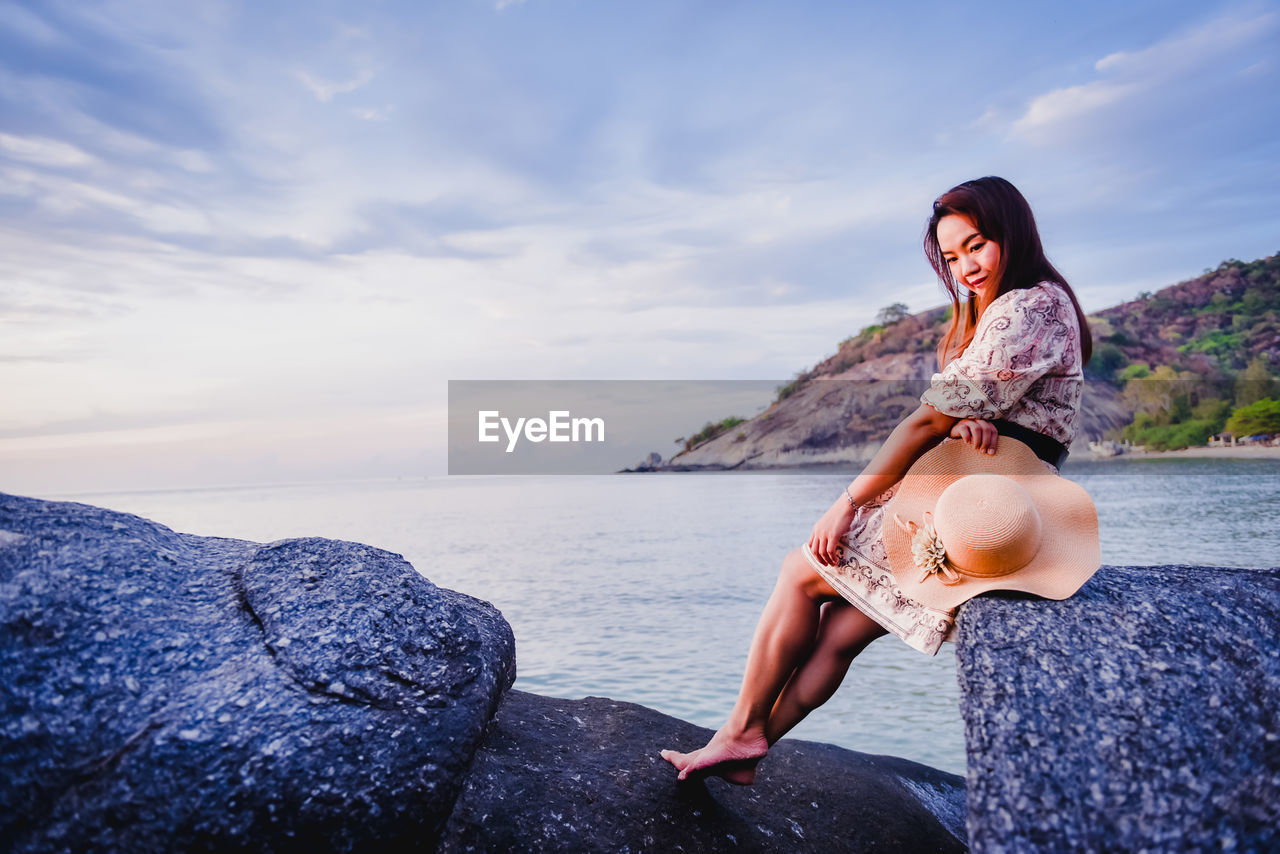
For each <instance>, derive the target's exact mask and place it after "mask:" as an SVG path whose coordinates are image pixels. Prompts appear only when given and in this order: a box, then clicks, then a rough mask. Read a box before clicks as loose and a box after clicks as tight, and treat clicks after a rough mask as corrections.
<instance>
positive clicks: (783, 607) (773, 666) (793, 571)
mask: <svg viewBox="0 0 1280 854" xmlns="http://www.w3.org/2000/svg"><path fill="white" fill-rule="evenodd" d="M838 598H840V594H838V593H837V592H836V591H835V590H834V589H832V587H831V585H830V584H828V583H827V581H826V579H825V578H823V577H822V576H821V575H819V574H818V573H817V572H816V571H815V570H814V569H813V567H811V566H810V565H809V561H808V560H806V559H805V557H804V555H803V554H802V553H801V551H800V550H799V549H795V550H793V551H792V552H791V553H790V554H789V555H787V558H786V560H784V561H783V562H782V570H781V572H779V573H778V582H777V584H776V585H774V588H773V593H772V595H770V597H769V601H768V603H767V604H766V605H765V607H764V613H763V614H761V615H760V622H759V623H758V624H757V625H756V632H755V636H754V637H753V638H752V640H751V650H750V652H749V653H748V654H747V667H746V672H745V673H744V674H743V677H742V688H741V689H740V690H739V692H738V700H737V702H736V703H735V704H734V707H733V711H732V712H730V714H729V720H728V722H727V723H726V724H725V725H724V726H722V727H720V729H719V731H717V732H716V734H715V735H714V736H712V737H711V741H709V742H707V745H706V747H703V748H701V749H700V750H695V751H693V752H692V753H677V752H676V751H674V750H664V751H662V758H663V759H666V760H667V761H668V762H670V763H671V764H672V765H674V766H676V768H678V769H679V770H680V775H679V779H681V780H684V779H686V778H688V777H689V776H691V775H692V776H699V777H701V776H708V775H716V776H721V777H724V778H725V779H726V780H728V781H729V782H731V783H749V782H751V780H752V779H754V778H755V764H756V762H758V761H759V760H760V759H761V757H763V756H764V755H765V754H766V753H768V752H769V740H768V738H767V734H766V729H765V728H766V725H767V723H768V721H769V715H770V712H772V710H773V707H774V705H775V704H776V703H777V701H778V696H779V695H780V694H781V693H782V689H783V688H784V687H785V686H786V684H787V682H788V681H790V679H791V676H792V674H793V673H794V671H795V670H796V669H797V668H798V667H800V666H801V665H802V664H803V663H804V660H805V659H806V658H807V657H808V656H809V654H810V653H811V652H812V650H813V648H814V643H815V640H816V637H817V630H818V622H819V618H820V609H821V607H822V603H823V602H826V601H831V600H834V599H838Z"/></svg>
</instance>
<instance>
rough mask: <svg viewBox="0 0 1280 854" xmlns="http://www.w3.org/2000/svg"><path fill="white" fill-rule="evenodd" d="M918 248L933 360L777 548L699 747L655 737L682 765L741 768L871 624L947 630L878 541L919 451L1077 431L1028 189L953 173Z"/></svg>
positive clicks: (907, 636)
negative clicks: (720, 717) (762, 601)
mask: <svg viewBox="0 0 1280 854" xmlns="http://www.w3.org/2000/svg"><path fill="white" fill-rule="evenodd" d="M924 249H925V255H926V256H927V257H928V259H929V263H930V264H931V265H932V267H933V269H934V271H935V272H936V273H937V275H938V279H939V281H940V282H941V283H942V286H943V287H944V288H945V289H946V291H947V293H948V294H949V295H950V297H951V305H952V320H951V324H950V327H949V328H948V330H947V332H946V334H945V335H944V336H943V339H942V341H941V342H940V343H939V345H938V349H937V355H938V364H939V367H940V369H941V370H940V373H936V374H934V376H933V380H932V383H931V385H930V388H929V389H928V390H927V391H926V392H925V393H924V394H923V395H922V396H921V405H920V407H919V408H918V409H916V410H915V411H914V412H912V413H911V414H910V415H908V416H907V417H906V419H904V420H903V421H902V423H900V424H899V425H898V426H897V427H896V428H895V429H894V430H893V432H892V433H891V434H890V435H889V438H888V439H887V440H886V441H885V443H884V445H883V446H882V447H881V448H880V451H879V452H878V453H877V454H876V456H875V458H874V459H873V460H872V461H871V462H870V463H869V464H868V465H867V467H866V468H865V469H864V470H863V472H862V473H861V474H859V475H858V477H857V478H856V479H855V480H854V481H853V483H851V484H849V486H848V487H847V488H846V489H845V492H844V494H842V495H840V496H839V497H838V498H837V499H836V500H835V501H834V503H832V505H831V508H830V509H829V510H827V512H826V513H825V514H824V515H823V517H822V518H821V519H819V520H818V522H817V524H815V525H814V526H813V532H812V534H811V535H810V537H809V541H808V542H807V543H806V544H805V545H804V546H803V547H801V548H798V549H795V550H793V551H792V552H791V553H790V554H789V555H788V556H787V558H786V559H785V560H784V561H783V564H782V570H781V572H780V574H779V576H778V581H777V584H776V586H775V587H774V590H773V593H772V595H771V596H770V598H769V601H768V603H767V604H766V605H765V609H764V613H763V614H762V615H761V617H760V622H759V624H758V625H757V627H756V632H755V637H754V639H753V640H752V642H751V649H750V652H749V653H748V656H747V666H746V673H745V675H744V676H743V680H742V688H741V690H740V692H739V694H738V700H737V702H736V704H735V705H734V708H733V711H732V712H731V714H730V716H729V720H728V722H727V723H725V725H724V726H722V727H721V728H720V730H719V731H718V732H716V734H715V735H714V736H713V737H712V739H711V741H710V742H708V743H707V745H706V746H705V747H703V748H701V749H700V750H695V751H693V752H691V753H679V752H676V751H674V750H664V751H662V757H663V758H664V759H666V760H667V761H668V762H670V763H671V764H672V765H674V766H675V767H676V768H677V769H678V771H679V779H681V780H685V779H690V778H697V777H705V776H719V777H723V778H724V779H725V780H727V781H729V782H730V783H737V784H744V785H745V784H749V783H751V782H753V781H754V779H755V774H756V764H757V763H758V762H759V761H760V760H761V759H762V758H763V757H764V755H765V754H766V753H767V752H768V750H769V747H770V745H772V744H773V743H774V742H776V741H777V740H778V739H779V738H781V737H782V736H783V735H784V734H785V733H786V732H788V731H789V730H790V729H791V728H792V727H794V726H795V725H796V724H797V723H799V722H800V721H801V720H802V719H803V718H804V717H805V715H807V714H808V713H809V712H810V711H812V710H813V709H815V708H817V707H818V706H820V705H821V704H822V703H824V702H826V700H827V699H828V698H829V697H830V696H831V695H832V694H833V693H835V690H836V688H837V687H839V685H840V682H841V680H842V679H843V678H844V675H845V672H846V671H847V670H848V667H849V664H850V662H851V661H852V660H853V658H854V657H855V656H857V655H858V653H860V652H861V651H862V650H863V649H864V648H865V647H866V646H867V644H869V643H870V642H871V641H873V640H875V639H876V638H878V637H880V636H882V635H885V634H887V633H889V632H892V633H893V634H895V635H897V636H898V637H899V638H901V639H902V640H903V641H904V642H906V643H907V644H908V645H910V646H911V647H913V648H914V649H918V650H920V651H921V652H925V653H927V654H930V655H932V654H936V653H937V651H938V648H939V646H940V645H941V643H942V642H943V641H944V640H952V641H954V639H955V632H954V626H955V611H956V609H951V610H949V611H943V610H936V609H932V608H928V607H926V606H924V605H921V604H919V603H918V602H915V601H913V600H911V599H909V598H905V597H903V596H902V595H901V594H900V591H898V590H897V588H896V586H895V584H894V577H893V575H892V573H891V572H890V568H889V563H888V560H887V558H886V553H885V547H884V524H885V521H884V515H885V514H884V505H885V503H886V502H887V501H888V500H889V499H890V498H891V497H892V495H893V491H894V488H895V487H896V485H897V484H898V483H899V481H900V480H901V479H902V477H903V475H904V474H905V473H906V472H907V469H908V468H910V467H911V465H912V463H913V462H915V461H916V460H917V459H918V458H919V457H920V456H921V455H922V454H924V453H925V452H926V451H928V450H929V449H930V448H932V447H934V446H935V445H937V444H938V443H939V442H941V441H942V439H943V438H945V437H947V436H951V437H954V438H959V439H963V440H964V441H966V442H968V443H969V444H970V445H972V447H973V449H974V452H975V453H976V452H986V453H994V452H995V448H996V443H997V439H996V435H997V428H996V425H995V424H993V422H996V423H998V424H1000V425H1001V428H1000V429H1001V430H1002V431H1004V432H1006V433H1008V434H1011V435H1016V436H1018V438H1020V439H1023V440H1025V441H1028V444H1032V443H1035V444H1036V445H1038V446H1040V447H1044V446H1049V447H1050V448H1058V449H1059V451H1060V454H1059V456H1058V457H1056V459H1057V460H1058V462H1060V461H1061V459H1062V458H1063V457H1064V456H1065V447H1066V446H1069V445H1070V444H1071V441H1072V440H1073V439H1074V438H1075V422H1076V416H1077V414H1078V412H1079V409H1080V396H1081V392H1082V390H1083V379H1084V378H1083V373H1082V368H1083V365H1084V364H1086V363H1087V362H1088V360H1089V356H1090V353H1091V349H1092V341H1091V338H1090V335H1089V326H1088V323H1087V322H1086V320H1085V316H1084V312H1083V311H1081V309H1080V305H1079V302H1078V301H1077V300H1076V298H1075V294H1074V293H1072V291H1071V288H1070V286H1069V285H1068V284H1067V282H1066V279H1064V278H1063V276H1062V274H1061V273H1059V272H1058V271H1057V270H1055V269H1054V267H1053V265H1052V264H1050V263H1049V261H1048V259H1047V258H1046V257H1045V253H1044V249H1043V247H1042V246H1041V243H1040V235H1039V233H1038V231H1037V229H1036V224H1035V217H1034V216H1033V215H1032V213H1031V208H1030V206H1029V205H1028V204H1027V201H1026V199H1025V198H1023V196H1022V194H1021V193H1019V192H1018V190H1017V189H1016V188H1015V187H1014V186H1013V185H1012V184H1010V183H1009V182H1008V181H1005V180H1004V179H1002V178H995V177H988V178H979V179H977V180H974V181H967V182H965V183H963V184H960V185H958V186H956V187H953V188H952V189H950V190H948V191H947V192H946V193H944V194H943V195H942V196H940V197H939V198H938V200H937V201H936V202H934V205H933V214H932V216H931V217H930V218H929V224H928V228H927V230H926V233H925V239H924ZM962 294H963V295H964V297H965V298H964V299H963V300H962V299H961V295H962ZM1031 431H1034V432H1031ZM1037 453H1038V454H1039V453H1040V452H1039V451H1037ZM1041 456H1042V458H1043V459H1049V458H1052V454H1050V455H1049V456H1045V455H1043V454H1041ZM1045 465H1046V466H1047V467H1048V469H1049V470H1051V471H1053V472H1055V473H1056V472H1057V468H1056V467H1055V466H1054V465H1052V464H1050V463H1048V462H1046V463H1045Z"/></svg>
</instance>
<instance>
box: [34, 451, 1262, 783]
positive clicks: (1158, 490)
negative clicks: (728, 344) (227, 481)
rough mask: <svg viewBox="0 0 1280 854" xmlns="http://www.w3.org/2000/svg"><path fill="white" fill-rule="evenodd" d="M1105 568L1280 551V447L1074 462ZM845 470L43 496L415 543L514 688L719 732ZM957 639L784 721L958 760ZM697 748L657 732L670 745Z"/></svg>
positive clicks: (413, 554) (896, 655)
mask: <svg viewBox="0 0 1280 854" xmlns="http://www.w3.org/2000/svg"><path fill="white" fill-rule="evenodd" d="M1063 474H1064V475H1065V476H1067V477H1070V478H1071V479H1073V480H1076V481H1077V482H1079V483H1081V484H1082V485H1083V486H1085V488H1086V489H1088V490H1089V492H1090V494H1091V495H1092V496H1093V498H1094V500H1095V503H1096V504H1097V506H1098V512H1099V520H1100V527H1101V539H1102V555H1103V561H1104V563H1108V564H1116V565H1130V564H1133V565H1138V564H1141V565H1150V564H1168V563H1181V564H1196V565H1203V566H1206V567H1212V566H1243V567H1269V566H1275V565H1276V564H1278V563H1280V558H1277V557H1276V555H1278V554H1280V525H1277V520H1280V461H1276V460H1168V459H1165V460H1134V461H1126V460H1110V461H1101V462H1089V461H1082V462H1077V461H1071V462H1069V463H1068V464H1067V466H1066V468H1065V469H1064V471H1063ZM851 477H852V473H851V472H848V471H838V470H822V471H805V472H780V473H741V474H730V473H725V474H643V475H599V476H576V477H567V476H560V477H552V476H547V477H533V476H526V477H442V478H430V479H425V478H404V479H402V480H395V481H351V482H341V483H324V484H305V485H286V486H253V487H240V488H223V489H203V490H183V491H164V492H132V493H113V494H104V493H97V494H83V495H74V496H50V497H58V498H68V499H73V500H78V501H84V502H86V503H91V504H96V505H99V506H104V507H110V508H113V509H117V510H123V511H127V512H131V513H136V514H138V515H141V516H145V517H147V518H150V519H153V520H156V521H158V522H161V523H162V524H165V525H168V526H169V527H171V528H173V529H175V530H178V531H184V532H189V533H196V534H203V535H214V536H222V537H236V538H241V539H248V540H256V541H261V542H268V541H271V540H277V539H282V538H285V537H301V536H323V537H331V538H336V539H345V540H354V541H358V542H362V543H367V544H370V545H373V546H378V547H380V548H383V549H387V550H389V551H393V552H398V553H399V554H402V555H404V557H405V558H406V559H407V560H409V561H410V562H411V563H412V564H413V565H414V566H415V567H417V569H418V570H419V571H420V572H421V573H422V574H424V575H426V576H427V577H428V578H430V579H431V580H432V581H433V582H435V583H437V584H439V585H442V586H445V587H450V588H453V589H455V590H459V591H462V592H464V593H468V594H470V595H472V596H476V597H478V598H481V599H485V600H487V601H489V602H492V603H493V604H494V605H496V606H497V607H498V608H499V609H500V610H501V611H502V613H503V616H504V617H505V618H506V619H507V620H508V622H510V624H511V626H512V628H513V630H514V632H515V637H516V656H517V669H518V676H517V680H516V683H515V686H514V687H516V688H518V689H520V690H523V691H531V692H535V693H539V694H546V695H551V696H556V697H568V698H578V697H583V696H602V697H610V698H613V699H615V700H624V701H628V702H634V703H641V704H643V705H646V706H649V707H651V708H654V709H657V710H659V711H662V712H665V713H667V714H670V715H674V716H676V717H679V718H683V719H685V720H689V721H693V722H695V723H698V724H701V725H703V726H706V727H710V728H715V727H718V726H719V725H720V724H721V723H723V721H724V718H725V715H726V714H727V713H728V711H729V709H730V707H731V706H732V705H733V701H734V697H735V696H736V694H737V691H738V687H739V685H740V683H741V679H742V669H743V665H744V663H745V660H746V652H747V648H748V645H749V644H750V641H751V636H752V632H753V630H754V627H755V623H756V620H757V619H758V617H759V616H760V612H761V609H762V608H763V607H764V603H765V601H766V600H767V599H768V596H769V593H770V591H771V589H772V587H773V584H774V581H775V579H776V577H777V572H778V568H779V566H780V564H781V562H782V560H783V558H784V557H785V556H786V554H787V552H788V551H790V550H791V549H792V548H795V547H797V546H799V545H800V544H801V543H803V542H805V541H806V540H807V539H808V537H809V532H810V530H811V528H812V526H813V523H814V522H815V521H816V520H817V519H818V518H819V517H820V516H821V515H822V513H823V512H824V511H825V510H826V509H827V508H828V507H829V506H830V505H831V502H832V501H833V500H835V498H837V497H839V495H840V492H841V490H842V488H843V487H844V485H845V484H847V483H848V482H849V480H850V479H851ZM955 666H956V665H955V655H954V647H953V646H952V645H951V644H944V645H943V647H942V650H941V652H939V654H938V655H937V656H936V657H929V656H925V655H922V654H921V653H918V652H916V651H915V650H912V649H910V648H908V647H907V646H906V645H904V644H903V643H901V642H900V641H898V640H897V639H896V638H894V637H893V636H886V637H884V638H881V639H879V640H877V641H875V642H873V643H872V644H871V645H870V646H869V647H868V648H867V649H866V651H864V652H863V653H862V655H860V656H859V657H858V659H857V660H856V661H855V662H854V664H853V667H852V668H851V669H850V671H849V674H848V676H847V677H846V678H845V681H844V684H843V686H842V687H841V689H840V690H839V691H838V692H837V693H836V695H835V696H834V697H833V698H832V699H831V700H830V701H828V703H827V704H826V705H824V706H823V707H822V708H820V709H818V710H817V711H816V712H814V713H813V714H812V715H810V717H809V718H808V719H807V720H805V721H804V722H803V723H801V724H800V725H799V726H798V727H796V728H795V729H794V730H792V732H791V733H790V734H789V736H788V737H790V738H802V739H810V740H816V741H825V742H830V743H833V744H838V745H841V746H844V747H848V748H851V749H854V750H860V751H863V752H868V753H883V754H892V755H895V756H901V757H905V758H908V759H913V760H916V761H919V762H923V763H925V764H928V765H932V766H934V767H937V768H941V769H944V770H947V771H952V772H955V773H959V774H963V773H964V770H965V757H964V735H963V726H962V722H961V719H960V716H959V712H958V706H957V704H958V699H959V690H958V687H957V683H956V673H955ZM668 746H673V747H682V746H683V747H690V746H695V745H677V744H674V743H672V744H670V745H669V744H666V743H663V744H654V745H652V747H653V749H654V750H655V751H656V750H658V749H660V748H663V747H668Z"/></svg>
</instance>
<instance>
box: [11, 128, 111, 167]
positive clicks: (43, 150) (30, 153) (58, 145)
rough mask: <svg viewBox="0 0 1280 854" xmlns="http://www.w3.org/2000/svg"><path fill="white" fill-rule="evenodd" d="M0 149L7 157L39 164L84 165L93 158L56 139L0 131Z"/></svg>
mask: <svg viewBox="0 0 1280 854" xmlns="http://www.w3.org/2000/svg"><path fill="white" fill-rule="evenodd" d="M0 150H3V151H4V153H5V154H6V155H8V156H9V157H12V158H15V159H17V160H24V161H26V162H27V163H35V164H39V165H40V166H84V165H86V164H88V163H92V162H93V160H94V158H93V157H91V156H90V155H88V154H86V153H85V152H83V151H81V150H80V149H79V148H76V147H75V146H74V145H71V144H70V143H66V142H62V141H61V140H57V139H45V138H43V137H32V136H12V135H10V134H7V133H0Z"/></svg>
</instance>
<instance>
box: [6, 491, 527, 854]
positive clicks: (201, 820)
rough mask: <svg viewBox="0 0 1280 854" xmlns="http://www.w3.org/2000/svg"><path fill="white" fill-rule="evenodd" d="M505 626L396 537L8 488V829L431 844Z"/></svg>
mask: <svg viewBox="0 0 1280 854" xmlns="http://www.w3.org/2000/svg"><path fill="white" fill-rule="evenodd" d="M514 650H515V647H514V639H513V637H512V635H511V629H510V627H509V626H508V625H507V623H506V621H505V620H503V619H502V617H501V615H500V614H499V613H498V612H497V611H496V610H495V609H494V608H493V607H492V606H491V605H489V604H488V603H485V602H481V601H479V600H476V599H472V598H470V597H468V596H464V595H462V594H459V593H455V592H453V591H450V590H445V589H442V588H439V587H436V586H435V585H434V584H432V583H431V582H430V581H428V580H427V579H425V578H423V577H422V576H420V575H419V574H418V573H416V572H415V571H414V570H413V568H412V567H411V566H409V565H408V564H407V563H406V562H405V561H404V560H403V559H402V558H400V557H399V556H398V555H394V554H391V553H389V552H385V551H381V550H379V549H374V548H370V547H368V546H363V545H358V544H355V543H347V542H338V541H333V540H324V539H300V540H282V541H279V542H276V543H271V544H268V545H259V544H256V543H249V542H243V541H239V540H228V539H217V538H206V537H197V536H192V535H184V534H177V533H174V532H173V531H171V530H169V529H168V528H165V527H163V526H161V525H158V524H156V523H154V522H150V521H147V520H145V519H140V518H138V517H136V516H131V515H128V514H124V513H117V512H112V511H109V510H103V509H101V508H97V507H90V506H86V505H82V504H74V503H69V502H49V501H38V500H34V499H30V498H19V497H15V496H10V495H3V494H0V685H3V701H2V707H0V840H3V842H2V843H0V847H3V848H5V849H8V850H14V851H46V850H87V849H95V850H116V851H138V850H207V849H219V850H222V849H234V848H241V847H243V848H252V849H258V850H264V849H265V850H282V849H283V850H296V849H301V848H311V849H319V850H335V849H336V850H351V849H360V850H370V849H373V848H374V847H375V846H376V845H378V844H379V843H385V842H394V847H396V848H397V849H399V848H408V849H412V848H421V849H428V850H429V849H431V848H432V847H433V846H434V845H435V842H436V838H437V836H438V834H439V832H440V829H441V827H442V825H443V823H444V821H445V819H446V818H447V816H448V814H449V811H450V810H451V808H452V805H453V801H454V799H455V797H456V795H457V792H458V790H459V787H460V785H461V781H462V776H463V774H464V772H465V769H466V766H467V763H468V761H469V760H470V758H471V755H472V752H473V750H474V748H475V746H476V744H477V743H478V742H479V741H480V739H481V737H482V735H483V732H484V728H485V726H486V723H487V722H488V721H489V719H490V717H491V716H492V714H493V711H494V709H495V708H496V707H497V704H498V701H499V700H500V698H501V694H502V691H503V690H504V689H505V688H506V687H508V686H509V685H510V683H511V681H512V680H513V679H514V676H515V651H514Z"/></svg>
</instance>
